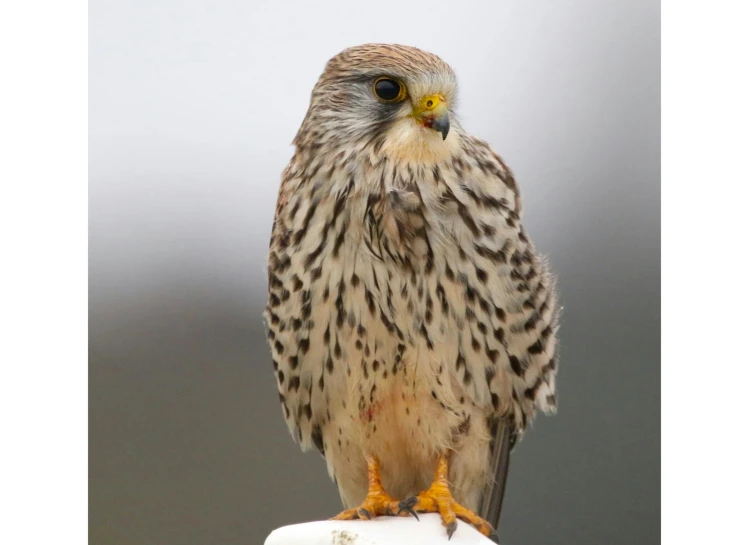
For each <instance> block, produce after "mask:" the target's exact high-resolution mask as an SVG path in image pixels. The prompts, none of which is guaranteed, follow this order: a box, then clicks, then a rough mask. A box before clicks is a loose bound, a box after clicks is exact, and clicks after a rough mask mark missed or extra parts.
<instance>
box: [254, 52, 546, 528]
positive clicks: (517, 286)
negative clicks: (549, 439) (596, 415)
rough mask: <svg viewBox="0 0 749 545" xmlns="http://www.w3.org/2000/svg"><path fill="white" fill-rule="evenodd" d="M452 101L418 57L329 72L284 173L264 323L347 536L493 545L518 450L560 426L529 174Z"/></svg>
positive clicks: (378, 55) (305, 444)
mask: <svg viewBox="0 0 749 545" xmlns="http://www.w3.org/2000/svg"><path fill="white" fill-rule="evenodd" d="M456 100H457V82H456V78H455V74H454V73H453V71H452V69H451V68H450V67H449V66H448V65H447V64H446V63H445V62H444V61H442V60H441V59H440V58H439V57H437V56H435V55H433V54H430V53H427V52H425V51H421V50H419V49H416V48H413V47H407V46H402V45H378V44H368V45H362V46H357V47H352V48H350V49H346V50H345V51H343V52H342V53H340V54H338V55H337V56H335V57H333V59H331V60H330V61H329V62H328V64H327V66H326V67H325V70H324V72H323V74H322V76H321V77H320V79H319V80H318V82H317V84H316V85H315V87H314V90H313V91H312V97H311V104H310V107H309V110H308V111H307V115H306V117H305V119H304V122H303V123H302V126H301V128H300V129H299V132H298V133H297V135H296V138H295V139H294V145H295V153H294V156H293V157H292V159H291V162H290V163H289V165H288V166H287V168H286V170H285V171H284V173H283V180H282V183H281V188H280V193H279V197H278V203H277V206H276V215H275V220H274V222H273V232H272V236H271V241H270V254H269V261H268V280H269V302H268V306H267V308H266V310H265V313H264V316H265V319H266V323H267V327H268V329H267V333H268V339H269V342H270V346H271V351H272V355H273V367H274V369H275V374H276V379H277V384H278V391H279V394H280V399H281V405H282V407H283V414H284V417H285V418H286V422H287V424H288V426H289V429H290V430H291V432H292V434H293V436H294V437H295V438H296V439H297V440H298V441H299V443H300V444H301V446H302V448H303V449H305V450H306V449H307V448H309V447H311V446H312V445H314V446H315V447H317V449H318V450H319V451H320V452H321V453H322V455H323V456H324V457H325V460H326V462H327V467H328V472H329V473H330V476H331V477H332V479H333V480H334V481H335V482H336V484H337V486H338V490H339V491H340V494H341V499H342V501H343V504H344V507H345V508H346V510H345V511H343V512H342V513H341V514H339V515H338V516H337V517H335V518H336V519H353V518H367V519H369V518H372V517H376V516H382V515H398V514H403V515H408V514H409V513H412V514H415V513H420V512H436V513H439V514H440V516H441V518H442V521H443V524H444V525H445V526H446V528H447V533H448V535H449V536H450V535H452V533H453V532H454V531H455V528H456V526H457V523H456V517H457V518H459V519H462V520H464V521H466V522H468V523H470V524H472V525H473V526H474V527H475V528H477V529H478V530H479V531H480V532H481V533H483V534H484V535H486V536H489V537H491V538H493V539H495V540H496V532H495V531H494V527H496V526H497V524H498V520H499V511H500V508H501V503H502V496H503V493H504V484H505V478H506V475H507V467H508V462H509V452H510V449H511V447H512V445H514V443H515V441H516V440H517V438H518V437H519V436H520V435H521V434H522V433H523V430H524V429H525V428H526V426H527V425H528V423H529V422H530V421H531V419H532V418H533V416H534V414H535V412H536V409H541V410H542V411H544V412H553V411H554V410H555V404H556V401H555V375H556V368H557V364H556V359H555V355H556V347H557V342H556V330H557V316H558V306H557V300H556V296H555V292H554V282H553V278H552V276H551V274H550V272H549V268H548V266H547V264H546V262H545V261H544V259H542V258H541V257H540V256H539V255H538V254H537V253H536V251H535V249H534V246H533V244H532V243H531V241H530V239H529V238H528V236H527V234H526V233H525V231H524V229H523V227H522V225H521V223H520V198H519V195H518V189H517V186H516V184H515V180H514V178H513V175H512V173H511V172H510V170H509V169H508V168H507V166H506V165H505V163H504V162H503V161H502V159H501V158H500V157H499V156H498V155H497V154H496V153H494V151H492V149H491V148H490V147H489V145H488V144H486V143H485V142H483V141H482V140H479V139H478V138H475V137H473V136H471V135H469V134H468V133H467V132H466V131H465V130H464V129H463V128H462V127H461V125H460V124H459V122H458V120H457V118H456V116H455V112H454V108H455V104H456Z"/></svg>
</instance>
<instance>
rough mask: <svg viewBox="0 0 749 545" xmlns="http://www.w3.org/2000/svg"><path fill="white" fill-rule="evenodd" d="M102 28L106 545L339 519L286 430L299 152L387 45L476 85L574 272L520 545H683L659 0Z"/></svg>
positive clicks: (93, 27)
mask: <svg viewBox="0 0 749 545" xmlns="http://www.w3.org/2000/svg"><path fill="white" fill-rule="evenodd" d="M89 10H90V12H89V13H90V15H89V16H90V19H89V21H90V23H89V24H90V26H89V28H90V30H89V37H90V58H89V65H90V79H89V99H90V116H89V119H90V120H89V131H90V151H89V157H90V159H89V161H90V162H89V165H90V209H89V218H90V219H89V221H90V236H89V248H90V265H89V266H90V298H89V300H90V326H89V327H90V335H89V338H90V393H89V403H90V411H89V414H90V422H89V426H90V432H89V433H90V457H89V463H90V496H89V498H90V542H91V543H93V544H102V545H117V544H123V545H124V544H134V543H137V544H146V545H147V544H168V545H204V544H206V543H210V544H215V545H219V544H240V543H241V544H248V545H249V544H260V543H262V541H263V540H264V538H265V536H266V535H267V534H268V533H269V532H270V531H271V530H273V529H274V528H276V527H278V526H281V525H285V524H290V523H294V522H301V521H307V520H315V519H322V518H326V517H329V516H331V515H333V514H335V513H337V512H338V510H339V509H340V504H339V499H338V494H337V491H336V489H335V487H334V485H333V483H332V482H330V480H329V479H328V476H327V473H326V470H325V465H324V461H323V460H322V458H321V457H320V456H319V455H318V454H317V453H316V452H310V453H307V454H303V453H302V452H301V451H300V450H299V448H298V447H297V446H296V445H295V444H294V443H293V442H292V439H291V437H290V435H289V434H288V432H287V429H286V426H285V424H284V421H283V418H282V416H281V408H280V407H279V404H278V396H277V394H276V388H275V382H274V378H273V373H272V368H271V360H270V356H269V352H268V349H267V347H266V344H265V339H264V333H263V323H262V320H261V312H262V308H263V306H264V303H265V293H266V292H265V290H266V275H265V269H264V265H265V257H266V250H267V243H268V238H269V233H270V227H271V222H272V218H273V212H274V205H275V199H276V194H277V189H278V185H279V180H280V173H281V171H282V169H283V168H284V166H285V165H286V163H287V161H288V160H289V158H290V157H291V154H292V148H291V145H290V142H291V140H292V138H293V136H294V134H295V132H296V130H297V128H298V126H299V124H300V123H301V121H302V118H303V117H304V113H305V111H306V109H307V105H308V100H309V94H310V91H311V89H312V86H313V85H314V83H315V81H316V79H317V77H318V76H319V74H320V72H321V71H322V69H323V66H324V64H325V62H326V61H327V60H328V59H329V58H330V57H332V56H333V55H335V54H336V53H338V52H339V51H340V50H342V49H344V48H346V47H348V46H352V45H356V44H360V43H366V42H396V43H404V44H409V45H414V46H417V47H421V48H423V49H426V50H429V51H431V52H433V53H436V54H438V55H440V56H442V57H443V58H444V59H445V60H446V61H447V62H449V63H450V64H451V65H452V66H453V67H454V69H455V71H456V72H457V74H458V78H459V81H460V85H461V102H460V107H459V112H460V114H461V118H462V122H463V125H464V127H465V128H466V129H467V130H468V131H470V132H471V133H473V134H475V135H476V136H479V137H481V138H483V139H485V140H487V141H488V142H489V143H490V144H491V145H492V146H493V147H494V149H495V150H497V152H498V153H500V155H502V157H503V158H504V159H505V161H506V162H507V163H508V164H509V165H510V167H511V168H512V169H513V170H514V173H515V175H516V178H517V180H518V182H519V184H520V189H521V194H522V197H523V202H524V223H525V225H526V228H527V230H528V232H529V233H530V235H531V236H532V237H533V239H534V241H535V243H536V246H537V248H538V249H539V250H540V251H541V252H543V253H545V254H546V255H548V256H549V258H550V261H551V263H552V265H553V268H554V270H555V271H556V272H557V273H558V276H559V287H560V291H561V297H562V302H563V305H564V314H563V321H562V329H561V363H560V372H559V377H558V399H559V413H558V415H557V416H555V417H553V418H547V417H540V418H539V419H538V420H537V421H536V423H535V425H534V426H533V428H532V429H531V430H530V431H529V432H528V433H527V434H526V436H525V439H524V440H523V441H522V443H520V444H519V445H518V447H517V448H516V450H515V453H514V455H513V460H512V467H511V471H510V477H509V482H508V489H507V496H506V499H505V507H504V512H503V517H502V524H501V528H500V536H501V537H502V539H503V543H509V544H517V545H520V544H534V543H556V544H569V545H573V544H574V545H580V544H581V543H595V542H602V543H607V544H610V545H616V544H627V545H631V544H632V543H656V542H658V541H659V539H660V537H659V536H660V522H659V509H660V401H659V396H660V362H659V357H660V340H659V339H660V241H659V233H660V221H659V220H660V218H659V214H660V212H659V210H660V187H659V179H660V151H659V149H660V60H659V58H660V13H659V10H660V6H659V2H657V1H653V0H650V1H644V0H626V1H625V0H622V1H619V2H600V1H599V0H567V1H563V2H560V1H553V0H547V1H541V2H509V1H501V2H500V1H497V2H489V1H486V2H471V1H467V0H464V1H461V2H451V3H440V2H431V3H426V4H424V3H408V2H386V1H379V2H370V3H366V4H364V3H362V4H359V3H354V2H347V1H346V2H344V1H339V2H325V3H321V4H319V5H315V4H314V3H307V2H290V1H287V2H283V3H281V2H258V1H253V2H247V1H244V2H239V1H227V0H212V1H208V0H205V1H201V0H181V1H177V0H149V1H146V0H129V1H125V0H97V1H96V2H91V3H90V4H89Z"/></svg>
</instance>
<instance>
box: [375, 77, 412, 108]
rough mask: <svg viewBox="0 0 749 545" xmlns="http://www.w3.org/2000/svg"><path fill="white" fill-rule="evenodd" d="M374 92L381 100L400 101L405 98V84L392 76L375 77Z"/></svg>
mask: <svg viewBox="0 0 749 545" xmlns="http://www.w3.org/2000/svg"><path fill="white" fill-rule="evenodd" d="M374 94H375V96H376V97H377V98H379V99H380V100H381V101H382V102H400V101H401V100H403V99H404V98H406V86H405V85H403V84H402V83H401V82H400V81H397V80H394V79H392V78H377V80H376V81H375V82H374Z"/></svg>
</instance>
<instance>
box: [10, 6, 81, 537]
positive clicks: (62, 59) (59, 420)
mask: <svg viewBox="0 0 749 545" xmlns="http://www.w3.org/2000/svg"><path fill="white" fill-rule="evenodd" d="M86 10H87V5H86V3H84V2H80V1H78V2H50V1H48V2H31V3H24V2H3V3H2V7H0V67H2V75H1V76H0V253H1V255H2V256H3V258H4V259H2V264H1V265H0V320H2V323H1V324H0V370H1V373H2V374H1V375H0V388H1V389H2V390H1V393H0V430H1V431H0V444H2V448H0V490H1V491H2V492H1V494H2V497H3V499H4V501H3V507H2V515H1V516H0V519H1V520H2V524H0V543H8V544H16V543H45V544H46V543H85V542H86V541H87V535H88V530H87V508H88V505H87V504H88V494H87V487H88V479H87V462H88V457H87V456H88V455H87V451H88V449H87V346H86V345H87V331H86V328H87V292H88V288H87V187H86V183H87V124H88V117H87V115H88V112H87V85H88V81H87V55H88V51H87V39H88V29H87V11H86Z"/></svg>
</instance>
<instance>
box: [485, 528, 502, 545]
mask: <svg viewBox="0 0 749 545" xmlns="http://www.w3.org/2000/svg"><path fill="white" fill-rule="evenodd" d="M486 537H488V538H489V539H491V540H492V541H493V542H494V543H496V544H497V545H499V536H498V535H497V531H496V530H492V531H491V533H490V534H489V535H488V536H486Z"/></svg>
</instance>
